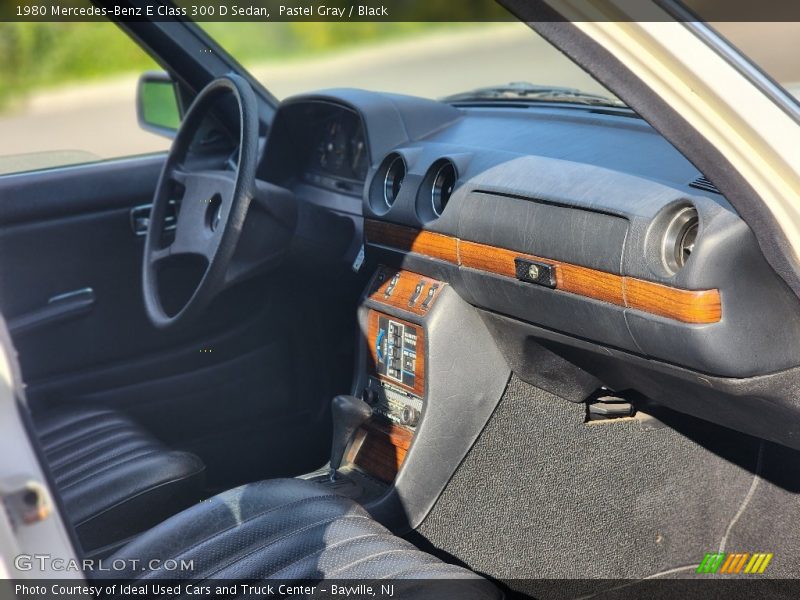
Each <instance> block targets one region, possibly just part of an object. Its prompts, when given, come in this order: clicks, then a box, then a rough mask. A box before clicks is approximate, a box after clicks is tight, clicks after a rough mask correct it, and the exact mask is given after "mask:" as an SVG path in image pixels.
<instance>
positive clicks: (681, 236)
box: [661, 206, 700, 273]
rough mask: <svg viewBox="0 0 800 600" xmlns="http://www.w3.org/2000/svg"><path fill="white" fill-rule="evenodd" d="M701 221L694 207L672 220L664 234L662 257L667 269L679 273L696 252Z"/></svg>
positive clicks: (679, 213)
mask: <svg viewBox="0 0 800 600" xmlns="http://www.w3.org/2000/svg"><path fill="white" fill-rule="evenodd" d="M699 225H700V219H699V218H698V216H697V210H696V209H695V208H694V207H693V206H685V207H683V208H682V209H680V210H679V211H678V212H677V213H675V215H674V216H673V217H672V219H671V220H670V222H669V224H668V225H667V229H666V232H665V233H664V238H663V243H662V249H661V252H662V254H661V256H662V259H663V261H664V264H665V265H666V267H667V269H668V270H669V271H671V272H673V273H675V272H677V271H678V270H680V269H681V268H683V266H684V265H685V264H686V262H687V261H688V260H689V257H690V256H691V255H692V251H694V244H695V241H696V240H697V231H698V229H699Z"/></svg>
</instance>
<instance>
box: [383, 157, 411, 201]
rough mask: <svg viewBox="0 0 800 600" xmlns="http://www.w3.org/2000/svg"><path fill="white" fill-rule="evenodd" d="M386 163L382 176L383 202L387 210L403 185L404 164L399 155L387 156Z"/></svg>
mask: <svg viewBox="0 0 800 600" xmlns="http://www.w3.org/2000/svg"><path fill="white" fill-rule="evenodd" d="M387 161H388V164H387V165H386V171H385V173H384V176H383V201H384V202H385V203H386V207H387V208H391V207H392V204H394V201H395V200H396V199H397V195H398V194H399V193H400V187H401V186H402V185H403V179H405V176H406V163H405V161H404V160H403V157H402V156H400V155H399V154H394V155H391V156H389V157H388V158H387Z"/></svg>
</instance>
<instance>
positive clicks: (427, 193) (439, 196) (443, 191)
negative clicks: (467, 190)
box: [417, 158, 458, 221]
mask: <svg viewBox="0 0 800 600" xmlns="http://www.w3.org/2000/svg"><path fill="white" fill-rule="evenodd" d="M457 180H458V172H457V171H456V166H455V165H454V164H453V163H452V162H450V161H449V160H447V159H446V158H443V159H440V160H437V161H436V162H435V163H433V164H432V165H431V167H430V168H429V169H428V172H427V173H426V174H425V178H424V179H423V180H422V185H421V186H420V189H419V193H418V194H417V212H418V214H419V216H420V218H422V219H423V220H425V221H430V220H432V219H437V218H439V217H441V216H442V213H443V212H444V209H445V208H447V203H448V202H449V201H450V196H451V195H452V194H453V190H454V189H455V187H456V181H457Z"/></svg>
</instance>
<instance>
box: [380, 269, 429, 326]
mask: <svg viewBox="0 0 800 600" xmlns="http://www.w3.org/2000/svg"><path fill="white" fill-rule="evenodd" d="M395 275H399V277H398V279H397V283H396V284H395V286H394V289H393V291H392V294H391V296H388V297H387V296H386V290H387V288H388V287H389V285H390V284H391V281H392V278H393V277H394V276H395ZM420 283H422V289H421V291H420V294H419V296H418V298H417V300H416V302H414V304H411V305H409V302H410V300H411V297H412V296H413V295H414V293H415V292H416V289H417V285H419V284H420ZM434 285H436V286H438V287H437V288H435V290H434V292H433V296H432V297H431V299H430V301H429V302H428V303H427V305H423V302H424V301H425V300H426V299H427V297H428V293H429V292H430V289H431V286H434ZM444 286H445V283H444V282H442V281H438V280H436V279H431V278H430V277H425V276H424V275H419V274H418V273H412V272H411V271H401V270H399V269H390V268H388V267H380V268H379V269H378V271H377V272H376V273H375V277H374V278H373V280H372V283H371V284H370V289H371V290H372V292H370V294H369V299H370V300H372V301H374V302H378V303H380V304H385V305H387V306H392V307H394V308H397V309H400V310H405V311H408V312H411V313H414V314H416V315H424V314H426V313H427V312H428V311H429V310H430V309H431V308H432V307H433V305H434V303H435V302H436V298H438V297H439V294H441V293H442V288H444Z"/></svg>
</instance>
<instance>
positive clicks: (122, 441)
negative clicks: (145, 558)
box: [34, 407, 205, 553]
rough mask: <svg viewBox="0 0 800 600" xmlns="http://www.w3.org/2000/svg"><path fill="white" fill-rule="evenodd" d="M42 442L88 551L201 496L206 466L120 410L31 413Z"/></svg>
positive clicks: (124, 536)
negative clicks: (159, 438)
mask: <svg viewBox="0 0 800 600" xmlns="http://www.w3.org/2000/svg"><path fill="white" fill-rule="evenodd" d="M34 425H35V427H36V430H37V433H38V435H39V439H40V442H41V447H42V450H43V452H44V456H45V459H46V460H47V462H48V464H49V467H50V471H51V474H52V476H53V479H54V482H55V485H56V487H57V488H58V491H59V492H60V496H61V499H62V502H63V505H64V509H65V511H66V513H67V517H68V518H69V519H70V521H71V522H72V524H73V526H74V527H75V530H76V532H77V534H78V538H79V539H80V541H81V545H82V546H83V550H84V551H85V552H87V553H89V552H91V551H93V550H96V549H98V548H101V547H104V546H108V545H111V544H113V543H115V542H118V541H121V540H125V539H127V538H129V537H131V536H133V535H135V534H137V533H140V532H142V531H144V530H146V529H149V528H150V527H152V526H153V525H155V524H157V523H160V522H161V521H163V520H164V519H166V518H167V517H169V516H172V515H174V514H175V513H177V512H179V511H181V510H183V509H184V508H186V507H187V506H190V505H191V504H193V503H195V502H197V501H198V500H200V498H201V497H202V492H203V488H204V476H205V466H204V465H203V463H202V462H201V461H200V459H199V458H197V457H196V456H194V455H193V454H189V453H188V452H177V451H173V450H170V449H169V448H167V447H166V446H164V444H162V443H161V442H159V441H158V440H156V439H155V438H154V437H153V436H151V435H150V434H149V433H147V432H146V431H144V430H143V429H142V428H141V427H139V426H138V425H136V424H135V423H134V422H133V421H131V420H130V419H129V418H127V417H126V416H124V415H122V414H121V413H118V412H115V411H112V410H106V409H99V408H88V407H72V408H68V409H64V410H58V411H52V412H45V413H43V414H41V415H34Z"/></svg>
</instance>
